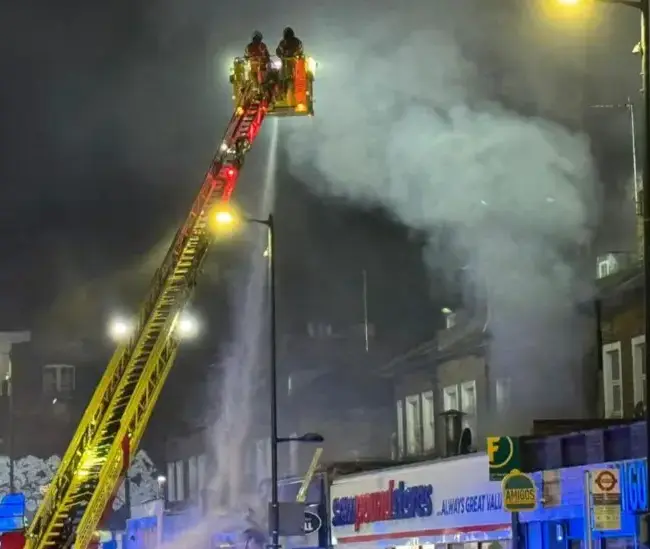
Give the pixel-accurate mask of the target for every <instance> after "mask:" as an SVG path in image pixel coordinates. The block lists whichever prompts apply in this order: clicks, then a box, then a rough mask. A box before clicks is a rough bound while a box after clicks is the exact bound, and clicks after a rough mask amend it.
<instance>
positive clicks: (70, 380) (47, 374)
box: [43, 364, 75, 395]
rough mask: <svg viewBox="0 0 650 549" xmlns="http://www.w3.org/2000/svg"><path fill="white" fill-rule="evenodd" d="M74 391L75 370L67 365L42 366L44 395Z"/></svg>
mask: <svg viewBox="0 0 650 549" xmlns="http://www.w3.org/2000/svg"><path fill="white" fill-rule="evenodd" d="M74 389H75V368H74V366H71V365H69V364H46V365H45V366H43V392H44V393H45V394H46V395H52V394H62V393H64V394H65V393H72V392H73V391H74Z"/></svg>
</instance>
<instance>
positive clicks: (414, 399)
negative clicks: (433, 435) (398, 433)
mask: <svg viewBox="0 0 650 549" xmlns="http://www.w3.org/2000/svg"><path fill="white" fill-rule="evenodd" d="M406 451H407V452H408V453H409V454H417V453H419V452H421V451H422V403H421V402H420V395H411V396H408V397H406Z"/></svg>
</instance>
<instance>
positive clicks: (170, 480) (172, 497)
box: [167, 462, 176, 501]
mask: <svg viewBox="0 0 650 549" xmlns="http://www.w3.org/2000/svg"><path fill="white" fill-rule="evenodd" d="M175 477H176V474H175V469H174V463H173V462H170V463H167V499H168V500H169V501H176V483H175V482H174V479H175Z"/></svg>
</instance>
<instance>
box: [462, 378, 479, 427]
mask: <svg viewBox="0 0 650 549" xmlns="http://www.w3.org/2000/svg"><path fill="white" fill-rule="evenodd" d="M460 410H461V412H463V413H464V414H465V415H464V416H463V427H469V428H470V429H471V430H472V432H473V434H475V433H476V430H475V429H476V381H466V382H465V383H462V384H461V386H460Z"/></svg>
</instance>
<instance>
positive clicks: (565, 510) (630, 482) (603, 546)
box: [520, 459, 648, 549]
mask: <svg viewBox="0 0 650 549" xmlns="http://www.w3.org/2000/svg"><path fill="white" fill-rule="evenodd" d="M607 468H616V469H618V470H619V479H620V492H621V521H620V526H621V527H620V528H619V529H617V530H610V531H603V532H601V531H597V530H594V529H593V528H592V529H591V532H588V531H587V528H586V521H585V516H588V515H587V514H586V512H585V511H586V509H587V498H586V496H585V494H586V490H585V487H586V481H585V475H586V472H587V471H594V470H597V469H607ZM551 473H552V474H551ZM533 477H534V479H535V482H536V484H537V486H538V493H539V495H540V500H541V501H540V504H539V505H538V508H537V509H536V510H535V511H530V512H526V513H521V515H520V521H521V524H522V526H523V529H524V531H525V537H526V540H527V542H528V547H529V548H533V547H534V548H538V547H539V548H542V549H565V548H567V549H574V548H579V547H586V546H587V544H585V539H586V538H587V536H588V535H590V536H591V539H592V546H593V547H594V548H595V549H632V548H637V547H640V545H639V539H638V537H639V536H638V533H639V528H638V517H639V514H640V513H642V512H645V511H646V510H647V508H648V493H647V464H646V460H645V459H636V460H628V461H620V462H609V463H601V464H591V465H587V466H581V467H571V468H566V469H559V470H557V471H546V472H544V473H542V472H538V473H534V474H533ZM589 512H590V511H589Z"/></svg>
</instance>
